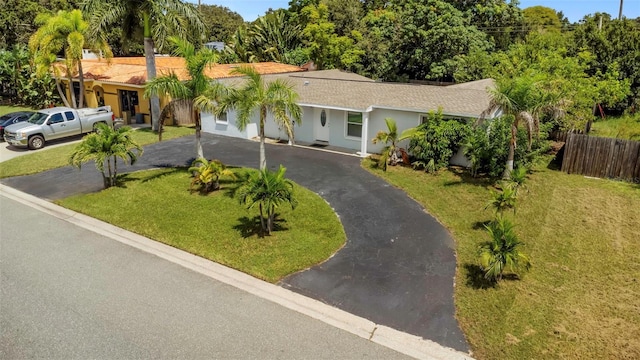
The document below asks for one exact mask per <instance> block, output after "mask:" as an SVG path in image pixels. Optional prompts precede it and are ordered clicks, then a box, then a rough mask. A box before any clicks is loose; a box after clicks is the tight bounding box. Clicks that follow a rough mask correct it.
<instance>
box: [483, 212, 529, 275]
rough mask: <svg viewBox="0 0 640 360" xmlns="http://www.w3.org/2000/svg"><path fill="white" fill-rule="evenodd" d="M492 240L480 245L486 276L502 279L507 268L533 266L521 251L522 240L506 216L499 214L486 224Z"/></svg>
mask: <svg viewBox="0 0 640 360" xmlns="http://www.w3.org/2000/svg"><path fill="white" fill-rule="evenodd" d="M485 228H486V229H487V232H488V233H489V236H490V238H491V240H490V241H489V242H487V243H485V244H484V245H482V246H481V247H480V251H479V257H480V266H482V269H483V270H484V271H485V278H487V279H491V280H497V281H500V280H501V279H502V274H503V272H504V271H505V269H507V268H509V269H511V270H518V269H519V268H520V267H524V268H525V269H526V270H528V269H529V268H530V267H531V262H530V261H529V258H528V257H527V256H526V255H525V254H523V253H522V252H521V251H520V247H521V246H522V242H521V241H520V240H519V239H518V236H517V235H516V233H515V231H514V225H513V223H511V221H509V220H508V219H506V218H503V217H501V216H498V217H497V218H496V220H495V221H493V222H491V223H490V224H489V225H487V226H485Z"/></svg>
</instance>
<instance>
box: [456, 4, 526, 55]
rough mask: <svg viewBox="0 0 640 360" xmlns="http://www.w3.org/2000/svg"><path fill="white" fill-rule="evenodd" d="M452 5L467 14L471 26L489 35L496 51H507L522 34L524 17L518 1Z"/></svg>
mask: <svg viewBox="0 0 640 360" xmlns="http://www.w3.org/2000/svg"><path fill="white" fill-rule="evenodd" d="M450 3H451V4H452V5H453V6H455V7H456V8H457V9H458V10H460V11H462V12H463V13H465V15H466V16H467V17H468V18H469V21H470V24H471V25H474V26H476V27H477V28H478V29H479V30H481V31H482V32H484V33H485V34H487V36H488V37H489V38H490V39H491V40H492V41H493V43H494V45H495V47H496V49H499V50H505V49H507V48H508V47H509V46H510V45H511V44H512V43H513V42H514V41H515V40H516V38H517V37H518V34H519V33H520V29H521V27H522V21H523V16H522V10H520V8H519V7H518V2H517V1H511V0H510V1H506V0H465V1H450Z"/></svg>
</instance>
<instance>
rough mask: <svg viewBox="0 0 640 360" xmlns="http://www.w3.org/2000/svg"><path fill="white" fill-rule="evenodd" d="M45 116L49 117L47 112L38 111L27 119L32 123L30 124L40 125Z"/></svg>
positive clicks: (45, 118)
mask: <svg viewBox="0 0 640 360" xmlns="http://www.w3.org/2000/svg"><path fill="white" fill-rule="evenodd" d="M47 117H49V114H44V113H38V112H37V113H35V114H33V115H31V117H30V118H29V120H27V121H28V122H30V123H32V124H36V125H42V124H44V122H45V121H46V120H47Z"/></svg>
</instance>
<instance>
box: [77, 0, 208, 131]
mask: <svg viewBox="0 0 640 360" xmlns="http://www.w3.org/2000/svg"><path fill="white" fill-rule="evenodd" d="M82 10H83V11H86V12H87V13H88V14H90V32H89V33H90V35H91V36H93V37H95V38H100V37H104V34H105V33H106V32H107V31H108V30H109V29H110V28H112V27H114V26H119V27H122V36H123V40H129V41H130V40H132V39H133V38H134V37H135V34H136V32H137V31H140V30H142V34H143V36H144V55H145V59H146V65H147V81H152V80H153V79H155V78H156V58H155V53H154V49H155V48H156V47H157V48H158V49H163V48H164V47H165V45H166V41H167V39H168V38H169V36H170V35H179V36H181V37H183V38H184V37H185V36H186V35H187V34H188V33H189V32H190V31H193V32H195V33H202V32H203V31H204V25H203V23H202V19H201V18H200V13H199V12H198V9H197V8H196V7H195V6H194V5H193V4H189V3H185V2H182V1H181V0H87V1H85V2H84V3H83V6H82ZM125 42H126V41H123V43H125ZM150 102H151V119H152V127H153V130H154V131H157V130H158V128H159V120H160V100H159V98H158V96H152V97H151V99H150Z"/></svg>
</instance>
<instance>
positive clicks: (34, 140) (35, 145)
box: [29, 135, 44, 150]
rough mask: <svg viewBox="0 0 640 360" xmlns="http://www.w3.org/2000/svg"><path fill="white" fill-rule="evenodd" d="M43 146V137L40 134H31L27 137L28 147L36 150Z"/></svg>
mask: <svg viewBox="0 0 640 360" xmlns="http://www.w3.org/2000/svg"><path fill="white" fill-rule="evenodd" d="M43 147H44V139H43V138H42V136H40V135H33V136H32V137H30V138H29V149H31V150H38V149H42V148H43Z"/></svg>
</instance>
